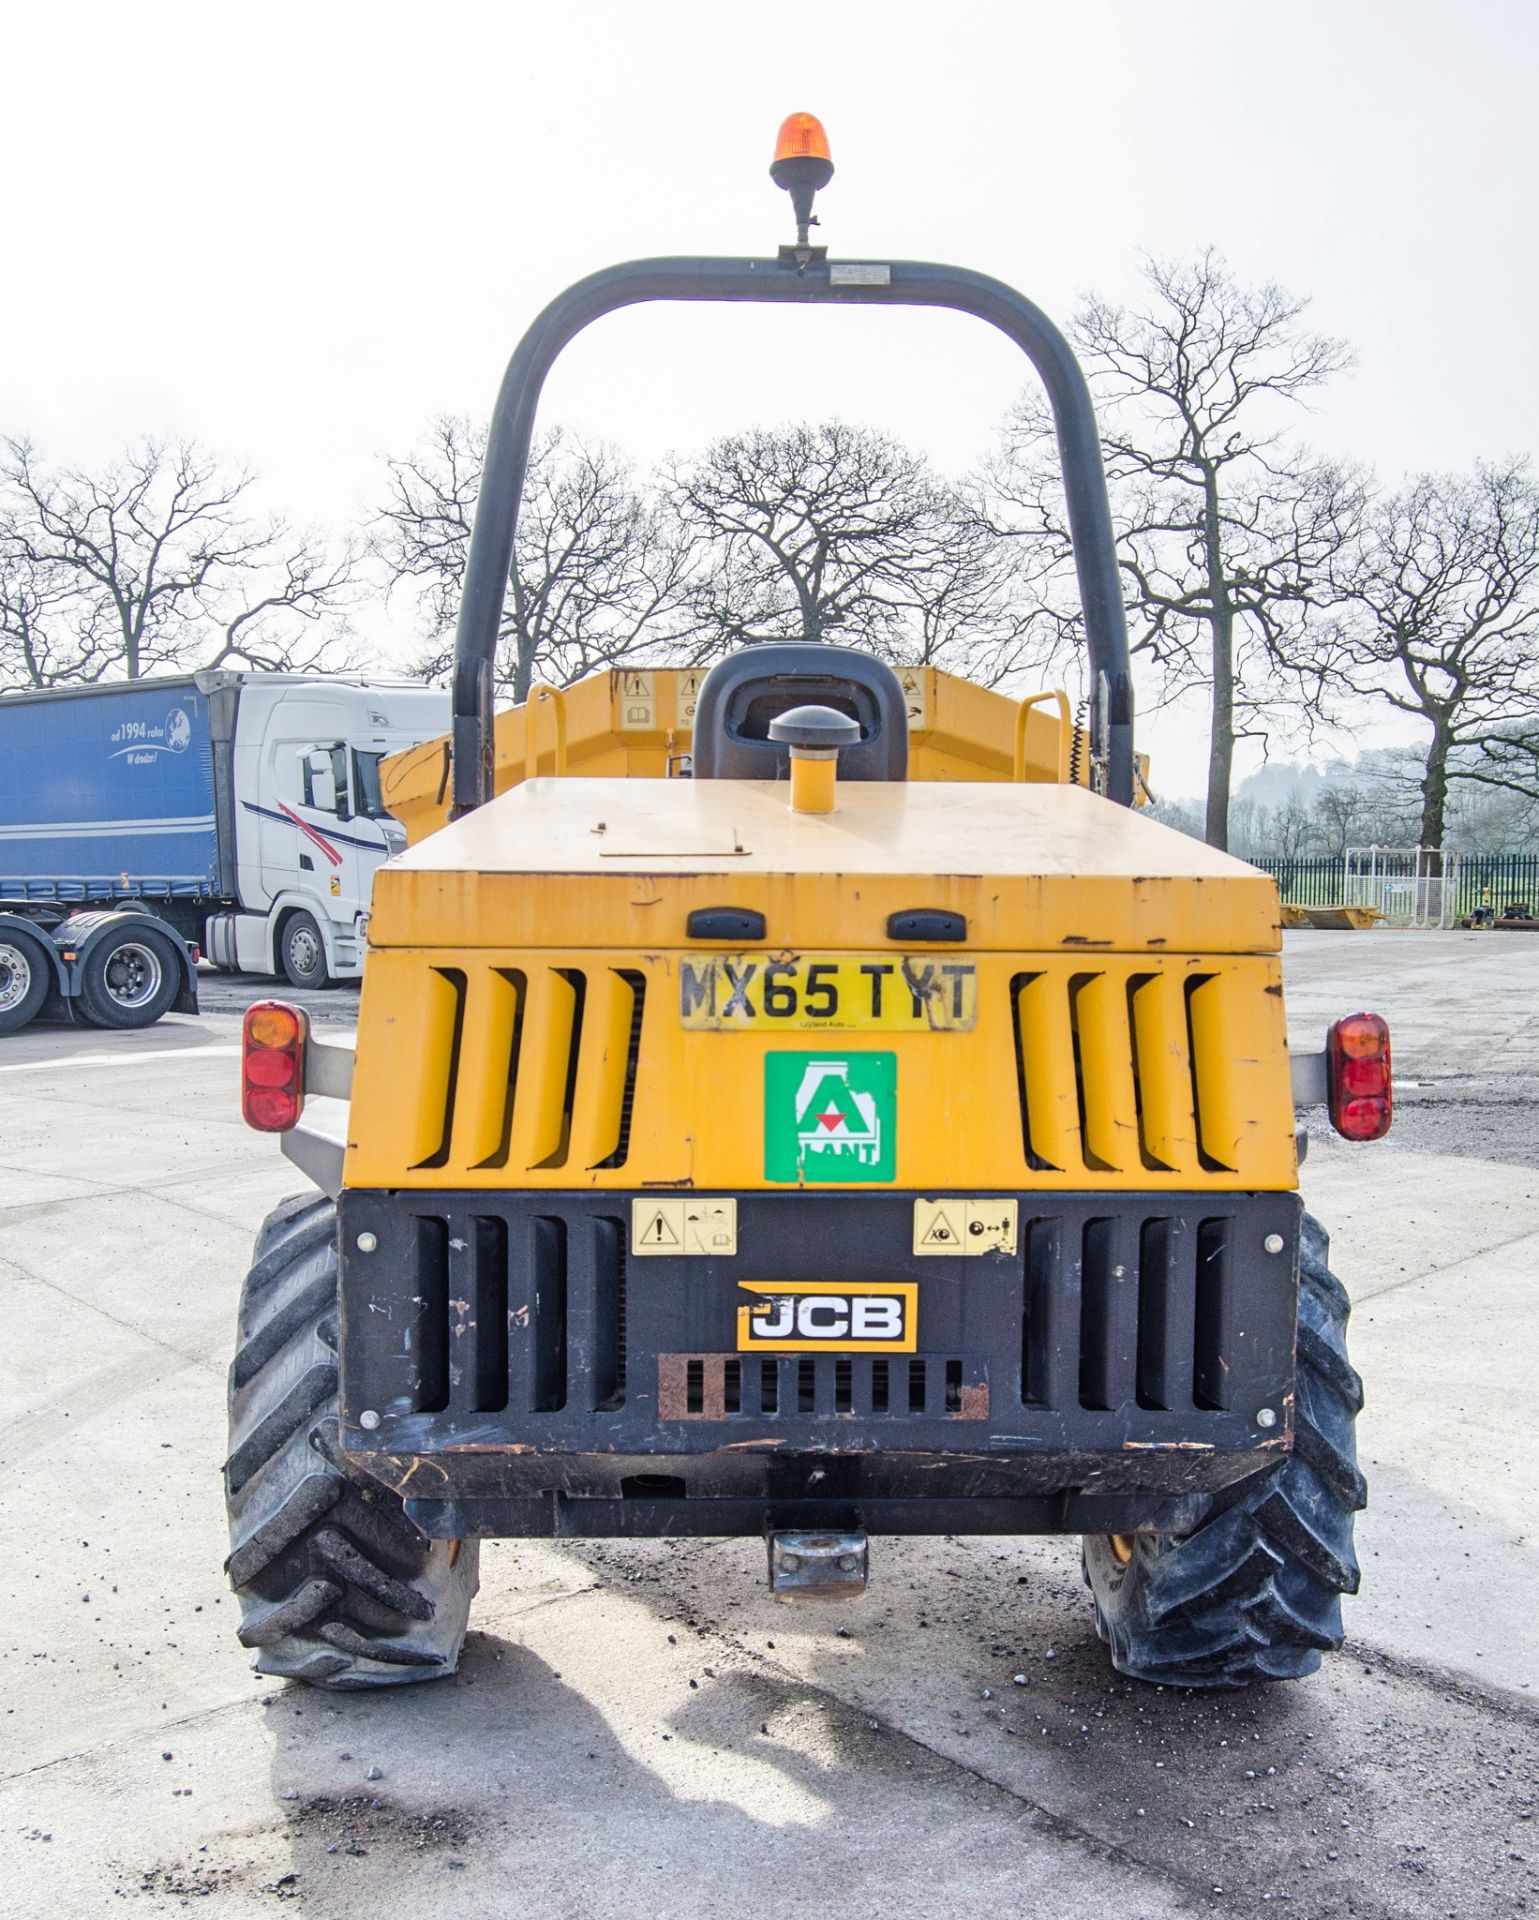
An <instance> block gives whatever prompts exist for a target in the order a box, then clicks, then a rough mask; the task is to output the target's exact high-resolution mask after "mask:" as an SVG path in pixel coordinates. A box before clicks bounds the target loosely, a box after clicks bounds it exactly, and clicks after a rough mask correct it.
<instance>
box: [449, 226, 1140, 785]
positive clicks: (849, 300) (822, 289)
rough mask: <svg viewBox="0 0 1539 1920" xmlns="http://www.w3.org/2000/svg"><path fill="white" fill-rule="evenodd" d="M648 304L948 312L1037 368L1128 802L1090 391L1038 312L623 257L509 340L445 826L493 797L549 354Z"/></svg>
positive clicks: (1117, 608) (468, 570)
mask: <svg viewBox="0 0 1539 1920" xmlns="http://www.w3.org/2000/svg"><path fill="white" fill-rule="evenodd" d="M649 300H688V301H707V300H709V301H753V302H758V303H760V304H764V305H772V306H773V305H782V306H807V305H820V304H821V305H834V306H860V307H873V306H874V307H950V308H952V309H953V310H955V311H956V312H958V313H970V314H973V315H974V316H976V318H978V319H980V320H986V321H987V322H988V323H989V325H990V326H994V327H997V328H998V329H999V330H1000V332H1001V333H1003V334H1006V335H1007V336H1008V337H1009V338H1010V339H1011V340H1013V341H1014V342H1015V343H1016V345H1017V346H1018V347H1020V348H1021V350H1022V351H1023V352H1024V353H1025V354H1026V356H1027V358H1028V359H1029V360H1030V361H1031V363H1032V365H1033V366H1034V367H1035V368H1036V370H1037V373H1038V375H1039V377H1040V378H1041V381H1042V384H1043V386H1044V388H1045V389H1046V391H1047V397H1048V400H1049V403H1050V404H1051V406H1052V410H1053V421H1054V425H1055V428H1056V430H1057V437H1058V458H1059V465H1060V467H1061V469H1062V473H1063V483H1064V492H1065V495H1066V497H1067V502H1068V513H1069V533H1070V537H1071V539H1072V541H1073V546H1074V567H1075V572H1076V574H1077V576H1078V579H1079V592H1080V604H1081V606H1082V608H1083V610H1084V617H1085V640H1086V645H1087V648H1088V651H1089V655H1090V676H1091V696H1092V697H1091V700H1090V703H1089V705H1090V737H1091V751H1092V754H1093V755H1094V757H1095V758H1096V759H1097V760H1098V761H1100V762H1102V763H1103V764H1104V766H1105V769H1106V791H1107V794H1108V795H1109V797H1110V798H1111V799H1113V800H1117V801H1120V802H1121V804H1122V805H1123V806H1131V805H1132V803H1133V775H1134V767H1133V683H1132V677H1131V674H1130V671H1129V667H1128V641H1127V623H1126V619H1125V616H1124V612H1123V605H1122V591H1121V581H1120V576H1119V573H1118V568H1117V552H1116V543H1115V541H1114V539H1113V535H1112V525H1111V511H1110V508H1109V506H1108V504H1107V498H1106V477H1105V473H1104V471H1103V469H1102V465H1101V443H1100V438H1099V435H1098V433H1097V429H1096V421H1095V409H1094V407H1093V406H1092V404H1091V400H1090V390H1089V388H1088V387H1087V386H1086V384H1085V376H1084V374H1083V373H1082V372H1081V370H1080V366H1079V362H1078V361H1077V360H1076V359H1075V357H1074V353H1073V350H1072V348H1071V347H1070V346H1069V343H1068V341H1067V340H1065V338H1064V337H1063V335H1062V334H1061V333H1060V332H1059V330H1058V329H1057V327H1055V326H1054V325H1053V323H1052V321H1051V320H1049V319H1048V317H1047V315H1046V314H1045V313H1043V312H1042V310H1041V308H1040V307H1037V306H1035V305H1033V303H1032V302H1031V301H1030V300H1028V299H1026V297H1025V296H1024V295H1023V294H1020V293H1017V292H1016V291H1015V289H1014V288H1013V287H1007V286H1006V285H1005V284H1004V282H1003V281H1002V280H994V279H991V278H990V277H989V276H988V275H987V274H982V273H973V272H970V271H969V270H968V269H966V268H964V267H946V266H938V265H934V264H932V263H930V262H927V261H920V260H895V261H892V262H881V263H878V262H861V261H843V260H841V261H834V262H830V261H828V260H825V259H822V258H820V257H817V256H816V255H813V256H812V257H810V258H809V256H808V255H807V254H806V253H805V252H803V253H801V254H800V257H799V258H798V257H793V255H792V252H791V250H788V251H787V253H786V254H785V255H783V256H782V257H781V258H780V259H778V260H732V259H709V258H698V259H695V258H690V257H688V256H681V257H678V258H671V259H670V258H664V259H656V260H633V261H630V262H628V263H627V264H625V265H623V266H618V267H608V268H606V269H605V270H604V271H603V272H601V273H595V274H590V275H589V276H588V278H587V279H585V280H579V281H578V282H577V283H576V284H575V285H574V286H571V287H568V288H567V290H566V291H565V292H564V293H561V294H558V295H557V296H556V298H555V299H554V300H552V301H551V303H550V305H549V306H548V307H546V308H545V310H544V312H543V313H541V314H540V315H539V317H538V318H537V319H536V320H535V322H534V324H533V325H532V326H531V327H530V328H529V331H528V332H527V333H526V334H525V335H524V337H523V339H522V340H521V341H520V342H519V344H518V347H517V349H516V350H515V352H514V354H513V358H512V359H511V360H510V361H509V362H508V369H507V372H506V373H505V374H504V375H503V379H502V387H501V389H500V391H499V393H498V395H497V405H496V409H495V411H494V412H493V414H492V421H491V428H490V431H489V432H488V435H487V442H486V461H485V465H484V467H483V469H482V474H481V493H480V498H479V500H478V501H477V504H476V517H475V525H474V527H473V529H472V532H471V537H470V553H469V556H468V558H467V560H466V565H465V582H464V587H463V590H462V592H461V597H460V613H459V623H458V626H457V628H456V630H455V641H454V702H453V705H454V725H453V757H454V792H453V806H452V809H451V817H452V818H455V819H458V818H459V817H460V815H462V814H465V813H468V812H470V811H471V810H472V809H473V808H475V807H478V806H480V805H482V804H483V802H485V801H487V800H490V799H491V797H492V792H493V779H492V776H493V746H492V673H493V661H494V658H495V653H496V646H497V631H498V627H499V625H500V623H501V619H502V605H503V598H504V595H505V593H506V591H507V583H508V572H509V568H510V567H511V565H512V560H513V551H514V539H515V536H516V533H517V530H518V510H519V502H520V498H521V495H522V493H523V486H524V474H525V471H526V469H527V467H528V464H529V446H530V441H531V438H532V436H533V433H534V418H535V409H536V407H537V406H538V404H539V398H540V390H541V388H542V386H543V385H544V382H545V376H546V374H547V373H549V371H550V369H551V367H552V365H553V364H554V363H555V360H556V358H557V356H558V355H559V354H560V352H561V350H562V348H563V347H565V346H566V345H567V344H568V343H569V342H570V341H571V340H572V339H573V337H574V336H575V335H576V334H578V333H580V332H581V331H582V329H583V328H584V327H586V326H587V325H589V323H590V322H592V321H594V320H597V319H600V318H601V317H602V316H603V315H604V314H606V313H613V312H614V311H615V310H616V309H617V308H620V307H629V306H636V305H639V304H640V303H642V302H644V301H649Z"/></svg>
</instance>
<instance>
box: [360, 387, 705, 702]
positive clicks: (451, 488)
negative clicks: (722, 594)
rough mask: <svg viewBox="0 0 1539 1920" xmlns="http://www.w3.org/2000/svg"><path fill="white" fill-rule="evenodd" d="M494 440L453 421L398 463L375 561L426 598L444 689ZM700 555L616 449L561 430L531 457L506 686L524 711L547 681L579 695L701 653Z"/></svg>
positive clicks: (502, 640) (508, 629)
mask: <svg viewBox="0 0 1539 1920" xmlns="http://www.w3.org/2000/svg"><path fill="white" fill-rule="evenodd" d="M485 453H486V434H485V431H484V430H483V429H481V428H477V427H472V426H471V424H470V422H469V421H468V420H463V419H457V418H452V417H450V416H448V415H444V416H441V417H440V418H439V419H437V420H435V421H434V422H433V425H432V428H431V429H430V431H429V433H428V436H427V439H426V442H425V443H424V445H423V446H421V447H420V448H418V449H417V450H416V451H415V452H413V453H410V454H407V455H405V456H404V457H402V458H398V459H391V460H389V461H388V462H387V466H388V471H389V476H390V485H389V495H388V498H387V501H386V503H385V505H384V507H383V509H382V510H381V512H380V514H379V516H378V524H377V532H376V535H375V539H374V550H375V552H376V553H377V554H378V555H379V557H380V559H381V560H382V561H383V563H384V565H385V567H386V569H387V571H388V573H389V575H390V578H391V582H392V590H394V589H395V588H397V587H400V586H403V585H406V584H407V583H410V584H411V585H412V586H414V587H415V589H416V592H417V601H418V608H419V612H420V614H421V616H422V621H423V627H424V637H425V640H426V643H427V644H426V648H425V651H424V653H423V655H422V657H421V660H420V662H419V664H418V668H417V671H418V672H420V673H422V674H424V675H426V676H428V677H431V678H440V677H442V675H443V674H445V673H446V672H447V671H448V667H449V663H450V660H451V658H452V654H453V635H454V624H455V619H456V616H457V614H458V610H459V599H460V586H461V583H462V581H463V579H464V572H465V559H466V555H467V553H468V552H469V547H470V528H471V523H472V520H473V518H474V511H475V501H476V495H477V493H478V492H479V490H480V484H481V466H482V461H483V459H484V457H485ZM690 560H691V555H690V547H689V542H688V540H687V539H686V538H685V537H683V536H682V534H681V533H680V531H679V529H678V528H677V527H676V526H675V524H674V523H673V521H672V519H671V516H670V515H668V514H667V512H666V511H665V510H664V508H663V507H662V506H661V504H660V503H659V502H658V501H656V500H655V499H651V498H648V496H647V495H646V494H644V493H643V492H642V490H641V489H640V488H639V487H638V486H637V484H636V482H635V479H634V477H633V474H632V471H631V468H630V466H629V465H628V464H627V462H626V461H625V460H624V459H623V458H622V457H621V456H620V455H619V454H618V453H617V452H616V451H615V450H614V449H613V448H612V447H605V446H593V447H590V446H586V445H584V444H583V443H582V442H581V441H579V440H577V439H576V438H575V437H574V436H572V435H569V434H567V433H564V432H562V431H561V430H560V429H556V430H554V431H552V432H549V433H547V434H545V435H543V436H542V437H541V438H540V439H539V440H538V441H537V442H536V444H535V446H534V448H533V451H532V453H531V457H530V462H529V471H528V475H527V477H526V479H525V482H524V494H523V504H522V507H521V510H520V513H519V522H518V543H517V552H516V554H515V556H514V563H513V569H512V574H511V578H510V580H509V590H508V595H507V598H506V601H505V603H504V606H503V613H502V627H501V632H500V634H499V638H498V648H497V685H498V687H499V688H500V690H501V691H502V693H503V694H504V695H505V696H506V697H508V698H510V699H512V700H513V701H515V702H519V701H523V700H525V699H526V698H527V697H528V694H529V689H530V687H531V686H532V685H533V683H534V681H535V680H536V679H537V678H540V677H542V676H543V677H545V678H548V679H550V680H553V681H555V682H556V683H558V684H561V685H566V684H569V683H570V682H571V681H573V680H579V679H581V678H582V677H583V676H584V675H585V674H589V673H593V672H595V671H597V670H598V669H599V668H602V667H608V666H616V665H618V664H620V663H621V662H626V661H634V660H637V659H640V658H642V657H650V658H662V657H665V656H668V655H670V654H673V655H675V656H676V655H678V654H679V653H681V652H682V653H686V654H691V657H692V645H691V643H692V640H693V638H694V637H695V636H696V633H697V627H696V623H695V621H694V619H693V617H692V616H691V614H690V612H689V585H690Z"/></svg>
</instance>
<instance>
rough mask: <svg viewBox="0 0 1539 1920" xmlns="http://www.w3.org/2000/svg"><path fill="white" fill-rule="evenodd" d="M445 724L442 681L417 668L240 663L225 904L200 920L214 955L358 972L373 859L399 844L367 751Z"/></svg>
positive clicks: (375, 763)
mask: <svg viewBox="0 0 1539 1920" xmlns="http://www.w3.org/2000/svg"><path fill="white" fill-rule="evenodd" d="M448 726H449V696H448V694H447V693H445V692H442V691H440V690H438V689H436V688H431V687H424V686H423V685H422V683H421V682H420V681H415V680H387V679H380V678H376V677H374V676H372V675H370V676H368V677H362V676H360V677H356V678H354V677H344V676H330V675H326V676H321V675H310V674H277V673H271V674H243V675H242V676H241V686H240V697H239V701H238V704H237V705H236V708H235V718H234V729H233V741H232V747H233V751H232V752H231V754H230V756H229V759H228V763H227V764H228V765H229V767H230V769H231V776H232V780H231V784H232V792H231V794H230V820H231V825H232V827H233V832H234V846H235V879H236V895H237V905H236V906H235V907H233V908H231V909H226V910H225V911H222V912H219V913H215V914H212V915H211V916H210V917H209V920H208V933H207V941H208V954H209V958H210V959H211V960H212V961H213V962H214V964H215V965H216V966H217V967H219V968H220V969H221V970H223V971H226V972H240V973H282V974H285V975H286V976H287V977H288V979H289V980H290V981H291V982H292V983H293V985H295V986H299V987H318V986H324V985H326V983H327V982H328V981H330V980H352V979H356V978H357V977H358V976H359V974H360V973H361V972H362V969H363V938H362V923H363V920H364V917H365V916H366V915H367V913H368V909H369V894H370V890H371V888H372V886H373V882H374V872H375V869H376V868H377V867H378V866H380V864H381V863H382V862H383V861H385V860H386V859H388V858H389V856H390V855H391V854H392V853H396V852H399V851H400V850H401V848H403V847H404V846H405V844H406V836H405V835H404V833H403V832H402V831H401V829H400V828H399V827H398V826H397V825H396V823H395V822H394V821H393V820H392V819H391V818H390V817H389V815H388V814H387V813H386V811H385V808H384V805H383V802H382V801H381V799H380V786H379V766H380V762H381V760H383V759H384V758H385V757H386V756H387V755H388V754H392V753H399V752H400V751H401V750H402V749H403V748H405V747H411V746H416V745H417V744H418V743H419V742H421V741H423V740H429V739H432V738H433V737H434V735H436V734H440V733H444V732H446V731H447V730H448Z"/></svg>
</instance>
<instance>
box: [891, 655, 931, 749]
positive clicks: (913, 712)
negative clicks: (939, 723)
mask: <svg viewBox="0 0 1539 1920" xmlns="http://www.w3.org/2000/svg"><path fill="white" fill-rule="evenodd" d="M898 685H899V686H900V687H902V689H903V703H904V705H905V706H906V707H907V709H908V724H909V730H910V732H915V733H917V732H921V731H923V729H924V728H925V727H927V726H929V724H930V703H929V700H928V698H927V695H926V680H925V670H924V668H923V667H899V668H898Z"/></svg>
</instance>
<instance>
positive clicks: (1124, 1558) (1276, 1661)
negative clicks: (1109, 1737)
mask: <svg viewBox="0 0 1539 1920" xmlns="http://www.w3.org/2000/svg"><path fill="white" fill-rule="evenodd" d="M1329 1253H1330V1239H1329V1236H1328V1235H1327V1234H1326V1231H1325V1229H1324V1228H1323V1227H1322V1226H1321V1225H1320V1223H1319V1221H1318V1220H1316V1219H1315V1218H1314V1217H1313V1216H1312V1215H1310V1214H1305V1216H1304V1226H1303V1242H1302V1247H1301V1249H1300V1260H1299V1328H1298V1405H1297V1409H1296V1411H1297V1430H1296V1433H1295V1437H1294V1448H1293V1452H1292V1453H1290V1454H1289V1455H1288V1456H1287V1458H1286V1459H1285V1460H1283V1461H1282V1462H1281V1463H1280V1464H1279V1465H1278V1466H1277V1467H1276V1468H1273V1469H1270V1470H1268V1471H1266V1472H1263V1473H1261V1474H1256V1475H1252V1476H1250V1477H1248V1478H1247V1479H1245V1480H1242V1481H1241V1482H1240V1483H1239V1484H1238V1486H1237V1487H1236V1488H1234V1489H1233V1490H1232V1491H1230V1492H1229V1493H1228V1494H1227V1495H1224V1496H1221V1497H1220V1500H1219V1501H1218V1502H1216V1503H1215V1509H1214V1511H1213V1512H1212V1513H1210V1515H1209V1517H1208V1518H1207V1519H1206V1520H1205V1521H1204V1522H1203V1524H1202V1525H1201V1526H1200V1527H1198V1528H1197V1530H1196V1531H1195V1532H1194V1533H1190V1534H1187V1535H1184V1536H1180V1535H1173V1534H1109V1535H1108V1534H1094V1535H1087V1536H1086V1538H1085V1541H1084V1557H1085V1579H1086V1582H1087V1584H1088V1585H1089V1587H1090V1591H1091V1593H1092V1595H1093V1597H1094V1600H1095V1616H1096V1629H1097V1631H1098V1632H1099V1634H1100V1636H1101V1638H1102V1639H1103V1640H1104V1641H1105V1642H1106V1644H1107V1646H1108V1647H1109V1648H1110V1649H1111V1658H1112V1665H1113V1666H1114V1667H1115V1668H1116V1669H1117V1671H1118V1672H1119V1673H1125V1674H1128V1675H1130V1676H1131V1677H1132V1678H1133V1679H1135V1680H1152V1681H1157V1682H1159V1683H1160V1684H1162V1685H1164V1686H1173V1687H1243V1686H1248V1685H1249V1684H1250V1683H1251V1682H1252V1681H1253V1680H1296V1679H1299V1678H1300V1677H1301V1676H1303V1675H1304V1674H1306V1673H1313V1672H1314V1671H1315V1669H1316V1668H1317V1667H1318V1666H1319V1664H1320V1655H1321V1654H1322V1653H1329V1652H1334V1651H1335V1649H1336V1648H1337V1647H1339V1646H1340V1645H1341V1641H1342V1626H1341V1595H1342V1594H1344V1593H1355V1592H1356V1591H1357V1583H1358V1570H1357V1558H1356V1555H1355V1554H1354V1553H1353V1550H1352V1516H1353V1514H1354V1513H1356V1512H1357V1510H1358V1509H1359V1508H1360V1507H1361V1506H1362V1505H1363V1504H1364V1501H1365V1499H1366V1488H1365V1486H1364V1482H1363V1477H1362V1475H1361V1474H1360V1473H1359V1472H1358V1470H1357V1447H1356V1443H1355V1440H1354V1437H1353V1423H1354V1421H1355V1419H1356V1416H1357V1413H1358V1410H1359V1409H1360V1408H1361V1406H1362V1404H1363V1387H1362V1382H1361V1381H1360V1380H1359V1379H1358V1377H1357V1374H1356V1373H1355V1372H1354V1371H1353V1369H1352V1366H1351V1364H1350V1362H1349V1361H1348V1359H1347V1343H1346V1329H1347V1315H1348V1312H1349V1311H1350V1308H1349V1303H1348V1300H1347V1294H1346V1289H1345V1288H1344V1287H1343V1286H1342V1284H1341V1282H1340V1281H1339V1280H1338V1279H1337V1278H1336V1276H1335V1275H1334V1274H1333V1273H1332V1272H1331V1271H1330V1268H1329V1266H1328V1265H1327V1260H1328V1257H1329Z"/></svg>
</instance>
